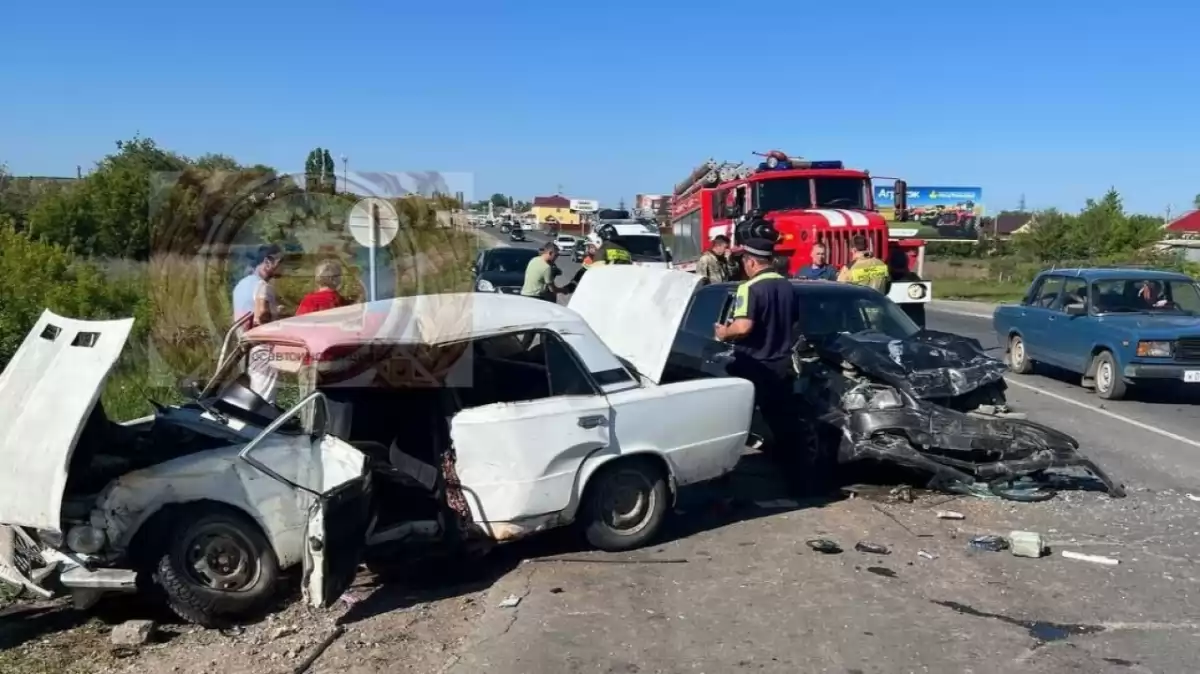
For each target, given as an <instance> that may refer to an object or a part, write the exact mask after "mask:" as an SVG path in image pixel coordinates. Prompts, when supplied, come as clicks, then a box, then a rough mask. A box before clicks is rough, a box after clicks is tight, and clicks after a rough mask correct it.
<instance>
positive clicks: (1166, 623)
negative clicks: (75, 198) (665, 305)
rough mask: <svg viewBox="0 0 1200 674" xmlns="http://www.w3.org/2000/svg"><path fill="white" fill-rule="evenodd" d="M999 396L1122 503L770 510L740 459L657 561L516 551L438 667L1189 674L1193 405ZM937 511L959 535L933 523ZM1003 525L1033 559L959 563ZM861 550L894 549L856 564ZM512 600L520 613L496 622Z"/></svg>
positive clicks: (1077, 499)
mask: <svg viewBox="0 0 1200 674" xmlns="http://www.w3.org/2000/svg"><path fill="white" fill-rule="evenodd" d="M531 245H536V244H531ZM564 273H569V272H568V271H567V270H564ZM930 327H931V328H934V329H938V330H947V331H951V332H958V333H960V334H967V335H971V336H975V337H977V338H979V339H980V340H981V341H983V342H984V344H985V345H986V346H988V347H989V348H995V347H996V342H995V340H994V338H992V337H991V335H990V334H989V332H988V323H987V321H986V320H985V319H980V318H974V317H965V316H958V315H952V314H946V313H943V312H941V311H932V312H931V313H930ZM1011 380H1012V382H1013V385H1012V386H1011V388H1010V391H1009V392H1010V401H1011V402H1012V404H1013V406H1014V407H1015V408H1017V409H1019V410H1021V411H1024V412H1026V413H1027V414H1028V415H1029V417H1030V418H1031V419H1033V420H1035V421H1040V422H1043V423H1046V424H1049V425H1052V426H1054V427H1057V428H1059V429H1061V430H1063V431H1065V432H1067V433H1070V434H1072V435H1074V436H1075V437H1076V438H1077V439H1078V440H1079V441H1080V445H1081V447H1082V450H1083V451H1084V452H1085V453H1086V454H1087V455H1089V456H1090V457H1091V458H1093V459H1094V460H1096V461H1097V462H1098V463H1100V464H1101V465H1102V466H1103V467H1104V468H1105V469H1106V470H1107V471H1108V472H1109V473H1110V474H1111V475H1112V476H1113V477H1115V478H1116V479H1118V481H1121V482H1123V483H1124V484H1125V485H1126V487H1127V489H1128V491H1129V496H1128V497H1127V498H1124V499H1111V498H1109V497H1108V496H1106V495H1104V494H1101V493H1098V492H1095V491H1083V490H1080V491H1064V492H1062V493H1060V494H1059V496H1058V497H1057V498H1055V499H1054V500H1052V501H1049V502H1046V503H1039V504H1018V503H1010V502H1004V501H997V500H983V499H974V498H958V499H955V500H952V501H949V500H947V499H949V498H950V497H945V496H937V495H929V496H924V497H921V498H918V499H917V501H916V502H914V503H904V502H890V501H888V500H887V499H886V498H884V499H880V500H876V499H872V498H864V497H860V498H855V499H840V500H832V501H822V502H810V503H802V504H795V503H787V502H778V503H772V502H771V500H772V499H779V498H782V497H783V492H782V489H781V487H780V485H779V484H778V482H777V480H776V476H775V474H774V472H773V470H772V469H771V467H770V465H769V464H766V463H765V462H764V460H763V459H762V457H760V456H757V455H754V454H750V455H748V456H747V457H746V458H745V460H744V462H743V465H742V466H741V467H740V468H739V470H738V471H737V473H735V474H734V476H733V477H732V479H731V480H729V481H728V482H727V483H725V484H719V485H709V486H706V487H703V488H700V489H695V490H691V491H688V492H685V493H684V494H683V495H681V497H680V502H679V503H678V505H677V508H678V509H677V511H676V515H675V517H674V518H673V520H672V523H671V526H670V530H669V531H668V532H667V535H666V536H665V538H664V541H663V542H662V543H661V544H660V545H657V546H654V547H653V548H650V549H646V550H640V551H636V552H632V553H629V554H626V555H607V554H603V553H597V552H591V551H579V550H578V549H577V548H575V547H574V546H573V543H570V542H566V541H559V539H549V540H551V541H553V542H543V541H539V542H537V543H533V544H530V545H528V546H525V547H513V548H511V550H510V552H509V554H511V555H512V556H513V557H514V558H520V559H523V560H524V561H523V562H522V563H520V564H518V565H517V566H516V568H515V569H514V570H513V571H511V572H509V573H508V574H507V575H505V576H504V577H502V578H501V579H500V580H499V581H497V582H496V583H495V584H494V585H493V586H492V587H491V589H490V591H489V592H488V594H487V595H486V601H487V603H488V606H487V609H486V611H485V613H484V614H483V616H482V617H481V618H480V621H479V623H478V624H477V626H476V627H475V629H474V632H473V634H472V636H471V637H470V638H469V639H468V640H467V641H466V643H464V644H463V646H462V647H461V648H460V649H458V650H457V651H456V652H455V653H454V654H452V655H450V656H449V657H448V659H447V662H446V665H445V667H443V669H442V670H441V671H443V672H452V673H454V674H474V672H478V671H484V670H485V668H486V669H487V670H488V671H492V672H496V673H497V674H518V673H520V674H524V673H526V672H564V673H565V672H623V673H625V672H627V673H646V674H649V673H651V672H656V673H670V674H675V673H680V674H682V673H684V672H687V673H690V674H696V673H704V672H707V673H709V674H723V673H725V672H743V671H744V672H780V673H784V672H787V673H789V674H791V673H794V672H838V673H841V674H852V673H857V674H867V673H879V674H884V673H886V674H893V673H898V672H934V673H941V672H945V673H947V674H961V673H963V672H973V673H976V674H980V673H984V672H988V673H990V672H997V673H999V672H1005V673H1011V672H1013V671H1021V672H1029V673H1050V672H1063V671H1086V672H1089V673H1105V672H1122V673H1125V672H1139V673H1141V672H1181V673H1182V672H1193V671H1195V670H1196V667H1195V660H1196V648H1195V646H1194V644H1195V638H1196V637H1197V636H1200V601H1198V599H1197V590H1198V589H1200V569H1198V568H1197V563H1198V561H1200V527H1198V526H1197V524H1196V522H1197V516H1198V515H1200V496H1196V497H1195V498H1189V494H1200V443H1197V441H1196V439H1193V438H1197V439H1200V425H1197V424H1196V423H1195V420H1196V415H1197V405H1195V404H1194V403H1188V402H1179V401H1156V400H1155V399H1150V400H1134V401H1128V402H1116V403H1108V402H1106V403H1104V404H1103V405H1101V404H1098V402H1097V401H1096V400H1095V399H1094V397H1093V396H1092V395H1091V394H1088V393H1086V392H1084V391H1083V390H1081V389H1078V388H1077V387H1074V385H1073V384H1070V383H1066V382H1064V381H1062V380H1060V379H1057V378H1055V377H1053V376H1027V377H1018V376H1016V375H1012V376H1011ZM664 423H670V420H664ZM885 491H886V488H885ZM937 509H953V510H956V511H958V512H960V513H963V514H964V515H965V519H964V520H961V521H956V520H942V519H939V518H937V517H936V516H935V510H937ZM1013 530H1026V531H1035V532H1039V533H1041V534H1042V535H1043V536H1044V537H1045V539H1046V541H1047V543H1048V545H1049V546H1050V551H1051V553H1050V555H1048V556H1046V557H1043V558H1041V559H1027V558H1019V557H1015V556H1013V555H1011V554H1010V553H1008V552H996V553H991V552H975V551H971V550H969V549H968V545H967V542H968V540H969V539H970V538H971V537H972V536H974V535H977V534H1001V535H1008V534H1009V532H1011V531H1013ZM814 538H828V539H831V540H834V541H836V542H837V543H839V545H840V546H841V547H842V548H843V549H844V550H845V551H844V552H842V553H841V554H835V555H823V554H819V553H816V552H813V551H812V550H810V549H809V548H808V547H807V546H806V545H805V541H806V540H809V539H814ZM859 541H870V542H875V543H882V544H885V545H887V546H889V547H890V550H891V552H890V554H888V555H872V554H868V553H863V552H858V551H856V550H854V545H855V543H856V542H859ZM1064 550H1069V551H1075V552H1082V553H1085V554H1092V555H1103V556H1106V557H1110V558H1114V559H1118V560H1119V564H1118V565H1115V566H1108V565H1101V564H1094V563H1089V562H1085V561H1076V560H1071V559H1068V558H1064V557H1062V556H1061V554H1060V553H1061V552H1062V551H1064ZM921 553H925V554H921ZM509 597H518V598H520V603H519V604H518V605H517V606H516V607H508V608H505V607H502V606H500V604H501V602H502V601H503V600H504V599H506V598H509Z"/></svg>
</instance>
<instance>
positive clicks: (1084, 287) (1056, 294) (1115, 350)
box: [992, 268, 1200, 400]
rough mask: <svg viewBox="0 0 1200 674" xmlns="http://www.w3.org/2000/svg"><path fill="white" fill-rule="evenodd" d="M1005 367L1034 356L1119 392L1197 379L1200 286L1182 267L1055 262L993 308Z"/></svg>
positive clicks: (1102, 392)
mask: <svg viewBox="0 0 1200 674" xmlns="http://www.w3.org/2000/svg"><path fill="white" fill-rule="evenodd" d="M992 325H993V327H994V328H995V330H996V335H997V336H998V337H999V340H1000V343H1001V344H1004V345H1006V350H1007V352H1008V356H1009V367H1010V368H1011V369H1012V371H1013V372H1016V373H1018V374H1025V373H1029V372H1032V371H1033V367H1034V364H1035V363H1045V364H1046V365H1051V366H1054V367H1058V368H1061V369H1064V370H1067V371H1069V372H1076V373H1079V374H1080V375H1081V377H1082V385H1083V386H1084V387H1086V388H1093V389H1095V391H1096V395H1098V396H1100V397H1101V398H1104V399H1107V400H1118V399H1120V398H1121V397H1123V396H1124V395H1125V392H1126V390H1127V387H1128V386H1130V385H1133V384H1139V385H1153V384H1164V383H1171V384H1177V383H1180V382H1182V383H1183V384H1186V385H1195V386H1197V387H1200V290H1198V289H1197V285H1196V282H1195V280H1193V279H1192V278H1191V277H1190V276H1187V275H1185V274H1179V273H1176V272H1169V271H1158V270H1148V269H1136V268H1123V269H1109V268H1105V269H1054V270H1049V271H1044V272H1042V273H1040V274H1038V276H1037V278H1035V279H1034V280H1033V283H1032V284H1030V286H1029V290H1028V292H1027V293H1026V295H1025V298H1024V299H1023V300H1022V301H1021V303H1020V304H1012V305H1002V306H1000V307H997V308H996V311H995V313H994V314H993V315H992Z"/></svg>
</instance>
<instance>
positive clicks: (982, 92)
mask: <svg viewBox="0 0 1200 674" xmlns="http://www.w3.org/2000/svg"><path fill="white" fill-rule="evenodd" d="M973 5H979V6H973ZM1189 5H1190V6H1189ZM4 15H5V18H4V21H3V23H2V24H0V52H2V54H3V61H4V63H5V64H6V66H5V67H4V68H3V69H0V92H3V103H2V104H0V162H5V163H7V164H8V166H9V169H10V170H11V171H12V172H14V173H17V174H37V175H71V174H73V173H74V171H75V166H76V165H77V164H81V165H83V166H84V167H85V170H86V168H87V167H88V166H90V165H91V164H93V163H94V162H95V161H96V160H97V159H99V158H100V157H102V156H103V155H104V154H106V153H108V152H110V151H111V150H112V149H113V141H115V140H117V139H120V138H129V137H131V136H133V135H134V134H135V133H139V132H140V133H141V135H143V136H149V137H151V138H154V139H155V140H157V141H158V142H159V143H160V144H161V145H164V146H166V147H169V148H171V149H174V150H177V151H180V152H183V153H185V154H191V155H195V154H201V153H204V152H210V151H211V152H222V153H226V154H230V155H233V156H235V157H237V158H238V159H239V160H241V161H244V162H247V163H249V162H261V163H266V164H270V165H273V166H276V167H278V168H280V169H281V170H292V171H294V170H299V169H300V168H301V167H302V166H303V161H304V157H305V155H306V154H307V152H308V151H309V149H311V148H312V147H314V146H323V147H328V148H331V150H332V151H333V153H334V154H335V156H336V155H341V154H345V155H347V156H348V157H349V161H350V168H351V172H352V173H353V172H354V171H355V170H356V169H357V170H363V171H407V170H441V171H446V172H454V173H462V172H467V173H470V174H472V175H473V190H472V191H473V192H474V194H475V196H476V198H484V197H486V196H487V195H489V194H491V193H492V192H505V193H511V194H514V195H516V196H518V197H519V198H528V197H530V196H533V195H537V194H551V193H553V192H554V191H555V190H556V189H557V188H558V186H559V185H561V186H562V189H563V191H564V192H565V193H566V194H568V195H569V196H574V197H578V198H595V199H600V200H602V201H605V202H608V203H612V202H615V201H616V200H617V199H619V198H621V197H624V198H626V199H629V198H631V197H632V196H633V195H634V194H635V193H638V192H650V193H656V192H669V191H670V189H671V186H672V185H673V184H674V183H675V182H677V181H679V180H681V179H683V178H684V177H685V176H686V174H687V173H688V172H689V171H690V170H691V169H692V168H693V167H694V166H695V165H696V164H698V163H700V162H701V161H703V160H705V159H707V158H708V157H710V156H715V157H717V158H718V159H730V160H748V159H750V158H751V157H750V153H751V152H752V151H755V150H759V151H765V150H768V149H772V148H778V149H783V150H785V151H788V152H791V153H793V154H800V155H803V156H807V157H810V158H814V159H842V160H843V161H845V162H846V163H847V164H849V165H852V166H854V167H858V168H867V169H870V170H871V171H872V172H873V173H875V174H879V175H893V176H899V177H904V178H906V179H908V181H909V182H910V184H915V185H950V186H953V185H970V186H974V185H978V186H982V187H983V188H984V202H985V203H986V204H987V206H988V207H989V210H991V211H993V212H994V211H996V210H999V209H1000V208H1008V207H1013V206H1015V205H1016V204H1017V202H1018V200H1019V198H1020V197H1021V195H1022V194H1024V195H1025V197H1026V199H1027V203H1028V204H1029V206H1030V207H1043V206H1059V207H1066V208H1075V207H1078V206H1080V205H1081V204H1082V202H1083V200H1084V199H1085V198H1086V197H1089V196H1099V195H1100V194H1101V193H1102V192H1103V191H1104V190H1105V189H1107V188H1108V187H1109V186H1110V185H1113V186H1116V187H1117V188H1118V189H1120V190H1121V191H1122V193H1123V195H1124V196H1125V200H1126V204H1127V206H1129V207H1130V208H1132V209H1136V210H1140V211H1146V212H1156V213H1161V212H1162V211H1163V210H1165V208H1166V207H1167V206H1168V205H1171V206H1172V207H1173V209H1174V210H1175V211H1176V212H1178V211H1180V210H1183V209H1186V208H1188V207H1189V205H1190V203H1191V201H1192V197H1193V196H1194V195H1195V194H1196V193H1197V192H1200V160H1198V159H1197V157H1200V121H1197V120H1200V112H1198V110H1200V100H1198V99H1200V52H1197V51H1196V48H1195V47H1194V46H1189V43H1190V42H1193V41H1194V40H1193V38H1194V35H1195V30H1196V26H1197V25H1198V24H1200V6H1197V5H1195V3H1184V2H1180V1H1178V0H1174V1H1172V2H1164V1H1162V0H1143V1H1142V2H1137V3H1115V2H1109V1H1107V0H1097V1H1095V2H1092V3H1083V2H1061V1H1055V0H1041V1H1040V2H1029V1H1027V0H1009V1H1007V2H1003V3H1001V2H988V3H969V2H943V1H941V0H914V1H912V2H908V3H896V2H891V1H889V2H882V1H878V0H859V1H858V2H846V3H833V2H822V3H812V2H805V1H803V0H792V1H791V2H786V1H785V2H775V1H771V0H756V1H755V2H753V3H744V4H740V3H731V2H721V3H717V2H705V1H699V2H696V1H693V2H688V3H683V2H679V3H674V2H672V3H667V2H655V1H650V0H644V1H643V2H636V3H635V2H632V1H627V0H609V1H608V2H603V3H578V4H572V3H563V2H547V1H544V0H523V1H516V0H509V1H508V2H504V1H503V0H502V1H500V2H494V3H493V2H466V1H463V0H442V1H441V2H420V3H415V2H411V1H409V0H399V1H397V2H373V3H369V2H357V1H354V0H342V1H340V2H332V1H330V0H324V1H323V2H320V3H316V2H311V1H309V0H294V1H292V2H288V3H269V2H259V3H253V2H244V1H243V2H232V1H231V0H210V1H208V2H204V3H200V4H199V5H196V4H194V3H167V2H130V1H128V0H126V1H121V0H113V1H111V2H107V3H104V2H94V1H93V2H77V1H61V0H60V1H55V0H49V1H47V2H41V3H25V2H21V3H8V6H7V7H6V8H5V10H4Z"/></svg>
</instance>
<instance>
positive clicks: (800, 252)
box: [670, 151, 932, 323]
mask: <svg viewBox="0 0 1200 674" xmlns="http://www.w3.org/2000/svg"><path fill="white" fill-rule="evenodd" d="M759 156H761V157H765V160H764V161H762V162H760V163H758V164H757V165H756V166H745V165H743V164H742V163H740V162H739V163H732V162H724V163H719V162H716V161H713V160H709V161H707V162H705V163H704V164H701V165H700V166H698V167H697V168H696V169H695V170H694V171H692V173H691V175H689V176H688V178H687V180H685V181H683V182H681V183H679V184H678V185H676V186H675V192H674V195H673V197H672V202H671V223H672V224H671V236H670V239H671V241H670V246H671V250H672V253H673V257H674V259H675V267H677V268H680V269H685V270H694V269H695V265H696V262H697V260H698V259H699V257H700V255H701V254H702V253H703V252H704V251H706V250H708V249H709V248H710V247H711V244H712V239H713V238H714V237H716V236H717V235H720V234H724V235H725V236H727V237H728V238H729V239H730V241H731V243H732V245H733V250H734V253H735V254H736V252H737V250H738V248H739V246H740V245H741V243H742V241H744V240H745V239H746V238H749V237H752V236H755V235H756V234H755V232H756V231H762V230H761V229H760V228H762V227H764V226H766V227H770V228H773V229H774V231H775V233H776V237H777V238H776V246H775V254H776V256H777V258H778V260H777V262H778V263H779V266H780V267H781V270H782V267H783V266H784V265H785V264H786V268H787V272H788V274H789V275H795V274H796V273H797V272H798V271H799V270H800V269H801V268H802V267H804V266H805V265H807V264H809V263H810V262H811V261H812V248H813V245H815V244H817V243H822V244H824V245H825V247H826V249H827V250H828V251H829V263H830V264H832V265H834V266H835V267H837V268H839V269H840V268H841V267H844V266H846V265H848V264H850V263H851V261H852V254H851V239H852V238H853V237H854V236H855V235H857V234H861V235H863V236H865V237H866V238H867V241H868V242H869V244H870V246H871V248H872V250H873V251H874V254H875V256H876V257H878V258H879V259H881V260H884V261H886V262H887V263H888V264H889V266H891V270H892V283H891V287H890V289H889V292H888V296H889V297H890V298H891V299H892V300H893V301H894V302H896V303H898V304H900V305H902V306H904V305H916V304H919V305H921V306H920V307H915V306H906V307H905V308H906V309H910V314H912V313H916V311H914V310H917V309H919V310H920V313H921V314H923V313H924V312H923V310H924V305H925V304H927V303H928V302H929V300H930V296H931V295H932V287H931V284H930V283H929V281H924V280H921V278H922V277H921V272H922V268H923V266H924V259H925V256H924V251H925V242H924V241H922V240H920V239H916V238H908V237H911V236H913V235H915V234H916V229H915V228H914V229H910V230H901V229H899V228H897V229H895V230H894V232H889V227H888V221H887V220H886V219H885V218H884V217H883V215H881V214H880V213H879V211H878V210H877V209H876V207H875V202H874V198H873V197H874V190H873V188H872V183H871V181H872V177H871V175H870V173H868V172H867V171H859V170H852V169H846V168H845V167H844V166H843V164H842V162H840V161H808V160H804V159H799V158H793V157H789V156H788V155H786V154H784V153H783V152H779V151H772V152H768V153H765V154H761V155H759ZM876 180H878V178H876ZM893 189H894V190H895V208H896V214H895V219H896V220H897V221H900V222H907V221H908V219H909V214H908V209H907V201H908V199H907V195H908V186H907V184H906V183H905V181H903V180H895V183H894V186H893ZM904 235H907V236H904ZM921 319H923V316H921ZM919 322H921V323H923V322H924V321H923V320H920V321H919Z"/></svg>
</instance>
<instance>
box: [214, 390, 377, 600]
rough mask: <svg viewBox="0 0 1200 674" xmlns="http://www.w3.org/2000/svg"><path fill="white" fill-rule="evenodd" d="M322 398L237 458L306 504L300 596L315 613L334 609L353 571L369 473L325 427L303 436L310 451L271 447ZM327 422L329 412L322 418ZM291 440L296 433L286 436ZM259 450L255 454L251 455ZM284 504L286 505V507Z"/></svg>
mask: <svg viewBox="0 0 1200 674" xmlns="http://www.w3.org/2000/svg"><path fill="white" fill-rule="evenodd" d="M324 402H325V396H324V395H322V394H321V393H312V394H310V395H308V396H307V397H306V398H304V400H302V401H300V403H299V404H297V405H296V406H295V407H293V408H292V409H290V410H288V411H287V412H286V413H285V414H283V415H282V416H280V417H279V418H278V419H276V420H275V421H274V422H272V423H271V424H270V425H269V426H267V427H266V428H265V429H263V431H262V433H260V434H259V435H258V436H257V437H256V438H254V439H253V440H251V441H250V442H249V443H248V444H247V445H246V446H245V447H243V448H242V451H241V452H240V453H239V455H238V456H239V458H240V459H242V460H243V461H245V462H246V463H248V464H250V465H251V466H253V467H255V468H257V469H258V470H259V471H261V472H262V473H263V474H265V475H266V476H267V477H269V478H271V479H273V480H276V481H278V482H281V483H283V484H285V485H287V486H289V487H291V488H292V489H293V490H295V491H296V492H297V493H298V494H299V495H300V496H301V498H298V499H297V500H296V501H294V502H291V503H296V504H298V505H297V507H303V504H307V510H308V512H307V520H308V527H307V530H306V532H305V536H304V594H305V595H306V596H307V598H308V601H309V603H310V604H312V605H313V606H316V607H318V608H321V607H327V606H330V605H332V604H333V602H334V601H336V600H337V599H338V598H339V597H341V596H342V594H343V593H344V592H345V591H346V590H347V589H349V587H350V585H351V583H353V582H354V577H355V575H356V574H357V572H358V564H359V562H360V561H361V559H362V553H363V550H364V549H365V547H366V536H367V528H368V526H369V525H370V519H371V511H370V503H371V498H370V473H369V471H368V470H367V463H366V457H365V456H364V455H363V454H362V453H361V452H359V451H358V450H357V449H355V448H354V447H352V446H350V445H349V444H347V443H345V442H343V441H341V440H339V439H337V438H336V437H333V436H331V435H327V434H325V433H324V428H323V426H324V425H325V424H324V423H321V424H319V426H320V428H318V429H317V430H316V431H314V432H313V433H311V434H310V435H309V436H308V438H307V439H308V440H309V441H308V442H306V443H296V442H294V441H292V440H294V438H289V442H288V444H290V445H292V446H293V447H295V446H301V445H302V446H306V447H309V448H310V451H309V452H307V453H305V452H303V451H298V452H296V453H295V454H281V453H280V452H278V451H272V450H273V449H277V447H273V446H272V445H277V444H278V443H277V442H274V441H275V440H276V439H277V438H276V436H277V434H279V433H281V432H284V431H282V430H281V429H283V428H284V427H285V426H286V425H291V424H298V423H299V420H300V418H301V415H302V414H303V413H304V411H305V410H306V409H307V408H308V407H309V406H310V405H321V404H324ZM319 418H321V419H328V418H329V417H328V411H327V410H326V411H325V413H323V414H321V415H320V417H319ZM287 432H288V433H290V434H292V435H295V433H296V432H297V431H296V430H294V429H293V430H291V431H287ZM256 450H260V451H256ZM288 505H291V504H290V503H289V504H288Z"/></svg>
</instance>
